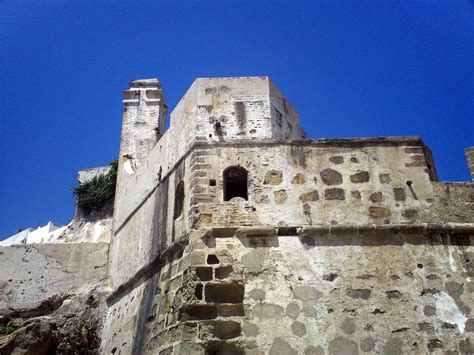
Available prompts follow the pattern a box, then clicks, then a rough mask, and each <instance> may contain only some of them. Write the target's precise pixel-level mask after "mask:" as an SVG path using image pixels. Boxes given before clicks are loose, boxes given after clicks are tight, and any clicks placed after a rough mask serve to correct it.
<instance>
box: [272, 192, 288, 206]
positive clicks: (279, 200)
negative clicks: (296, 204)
mask: <svg viewBox="0 0 474 355" xmlns="http://www.w3.org/2000/svg"><path fill="white" fill-rule="evenodd" d="M273 197H274V200H275V203H276V204H277V205H282V204H284V203H285V202H286V200H287V199H288V194H287V193H286V191H285V190H278V191H274V192H273Z"/></svg>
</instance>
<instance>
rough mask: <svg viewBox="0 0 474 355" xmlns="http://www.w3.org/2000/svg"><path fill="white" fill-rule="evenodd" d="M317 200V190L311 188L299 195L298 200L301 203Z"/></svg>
mask: <svg viewBox="0 0 474 355" xmlns="http://www.w3.org/2000/svg"><path fill="white" fill-rule="evenodd" d="M317 200H319V193H318V191H317V190H313V191H311V192H306V193H304V194H301V195H300V201H301V202H302V203H305V202H312V201H317Z"/></svg>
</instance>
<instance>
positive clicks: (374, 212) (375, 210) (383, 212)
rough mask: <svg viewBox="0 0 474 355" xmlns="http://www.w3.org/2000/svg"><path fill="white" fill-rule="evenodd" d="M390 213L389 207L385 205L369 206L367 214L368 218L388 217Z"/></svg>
mask: <svg viewBox="0 0 474 355" xmlns="http://www.w3.org/2000/svg"><path fill="white" fill-rule="evenodd" d="M391 215H392V212H390V209H388V208H387V207H376V206H370V207H369V216H370V218H389V217H390V216H391Z"/></svg>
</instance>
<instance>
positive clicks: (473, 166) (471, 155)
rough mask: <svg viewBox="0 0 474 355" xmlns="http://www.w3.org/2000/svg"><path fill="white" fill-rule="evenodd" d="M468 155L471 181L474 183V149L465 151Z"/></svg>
mask: <svg viewBox="0 0 474 355" xmlns="http://www.w3.org/2000/svg"><path fill="white" fill-rule="evenodd" d="M464 154H465V155H466V161H467V167H468V169H469V172H470V173H471V180H472V181H474V147H469V148H466V149H464Z"/></svg>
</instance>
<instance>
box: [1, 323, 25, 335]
mask: <svg viewBox="0 0 474 355" xmlns="http://www.w3.org/2000/svg"><path fill="white" fill-rule="evenodd" d="M20 328H21V327H17V326H12V325H2V326H0V335H8V334H11V333H13V332H14V331H16V330H18V329H20Z"/></svg>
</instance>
